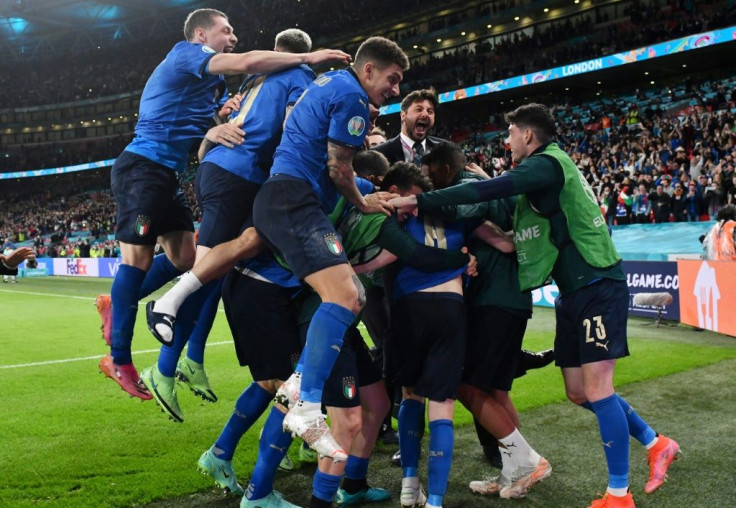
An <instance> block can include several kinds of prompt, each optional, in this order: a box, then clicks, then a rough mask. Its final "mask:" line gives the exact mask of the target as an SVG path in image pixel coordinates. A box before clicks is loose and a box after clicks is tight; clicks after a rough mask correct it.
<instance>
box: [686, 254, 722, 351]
mask: <svg viewBox="0 0 736 508" xmlns="http://www.w3.org/2000/svg"><path fill="white" fill-rule="evenodd" d="M677 271H678V274H679V276H680V321H681V322H682V323H685V324H688V325H691V326H697V327H698V328H704V329H706V330H711V331H714V332H718V333H725V334H727V335H731V336H733V337H736V284H734V281H736V263H734V262H732V261H694V260H682V261H678V262H677Z"/></svg>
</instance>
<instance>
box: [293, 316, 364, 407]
mask: <svg viewBox="0 0 736 508" xmlns="http://www.w3.org/2000/svg"><path fill="white" fill-rule="evenodd" d="M354 320H355V314H353V313H352V311H350V309H346V308H345V307H341V306H340V305H336V304H334V303H321V304H320V306H319V307H318V308H317V311H316V312H315V313H314V316H313V317H312V321H311V323H309V329H308V330H307V344H306V346H305V347H304V370H303V371H302V387H301V391H300V394H299V399H300V400H303V401H305V402H313V403H318V404H319V403H321V401H322V389H323V388H324V386H325V381H326V380H327V376H329V375H330V372H331V371H332V367H333V366H334V365H335V360H336V359H337V355H338V354H340V347H341V346H342V340H343V336H344V335H345V332H346V331H347V329H348V327H349V326H350V325H351V324H352V323H353V321H354Z"/></svg>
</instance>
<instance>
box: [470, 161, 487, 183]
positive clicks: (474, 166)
mask: <svg viewBox="0 0 736 508" xmlns="http://www.w3.org/2000/svg"><path fill="white" fill-rule="evenodd" d="M465 171H468V172H470V173H473V174H476V175H478V176H479V177H481V178H483V179H485V180H489V179H490V178H491V177H490V176H488V173H486V172H485V171H483V168H482V167H480V166H479V165H477V164H476V163H475V162H470V163H468V164H467V165H466V166H465Z"/></svg>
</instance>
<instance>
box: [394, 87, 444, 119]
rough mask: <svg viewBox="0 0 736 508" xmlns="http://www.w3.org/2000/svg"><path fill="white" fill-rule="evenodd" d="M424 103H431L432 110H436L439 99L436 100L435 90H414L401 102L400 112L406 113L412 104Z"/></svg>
mask: <svg viewBox="0 0 736 508" xmlns="http://www.w3.org/2000/svg"><path fill="white" fill-rule="evenodd" d="M424 101H429V102H431V103H432V105H433V106H434V108H435V109H437V105H438V104H439V99H437V90H435V89H434V88H425V89H423V90H414V91H412V92H410V93H409V95H407V96H406V97H404V100H402V101H401V111H403V112H405V113H406V111H407V110H408V109H409V108H410V107H411V105H412V104H414V103H415V102H424Z"/></svg>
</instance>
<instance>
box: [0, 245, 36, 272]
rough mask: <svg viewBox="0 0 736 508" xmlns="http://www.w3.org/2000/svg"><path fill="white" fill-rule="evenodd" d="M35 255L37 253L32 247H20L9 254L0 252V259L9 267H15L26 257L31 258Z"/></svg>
mask: <svg viewBox="0 0 736 508" xmlns="http://www.w3.org/2000/svg"><path fill="white" fill-rule="evenodd" d="M34 256H35V253H34V252H33V249H32V248H30V247H20V248H18V249H15V250H14V251H13V252H11V253H10V254H8V255H7V256H5V255H3V254H0V261H2V263H3V264H4V265H5V266H6V267H8V268H15V267H16V266H18V265H19V264H21V263H22V262H23V261H25V260H26V259H31V258H32V257H34Z"/></svg>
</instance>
